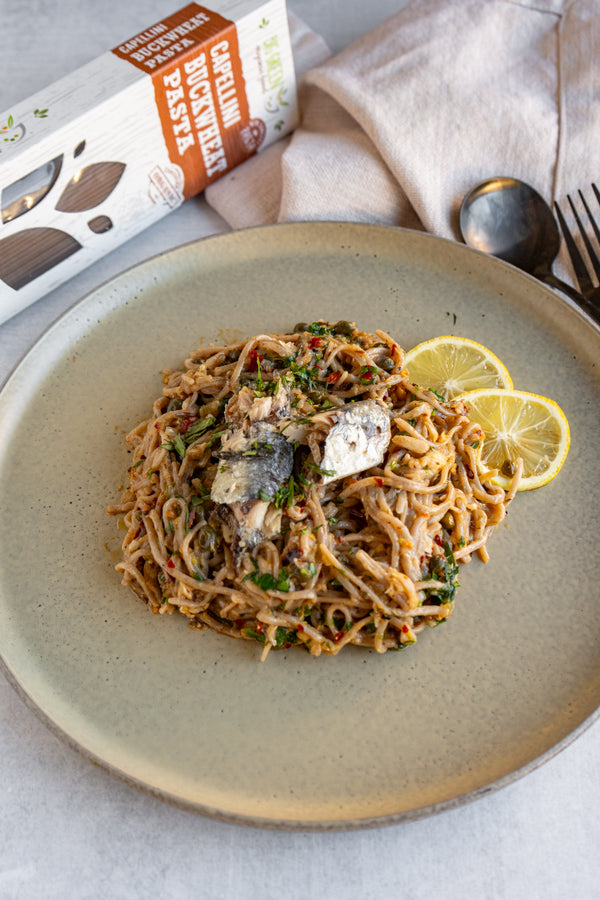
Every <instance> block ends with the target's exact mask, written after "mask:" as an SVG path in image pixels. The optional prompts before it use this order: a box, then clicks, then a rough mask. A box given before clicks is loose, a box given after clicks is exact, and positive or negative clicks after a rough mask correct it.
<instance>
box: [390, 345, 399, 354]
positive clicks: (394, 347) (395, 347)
mask: <svg viewBox="0 0 600 900" xmlns="http://www.w3.org/2000/svg"><path fill="white" fill-rule="evenodd" d="M397 349H398V347H397V346H396V344H392V349H391V353H392V355H393V354H394V353H395V352H396V351H397Z"/></svg>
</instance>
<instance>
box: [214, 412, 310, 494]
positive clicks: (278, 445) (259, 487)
mask: <svg viewBox="0 0 600 900" xmlns="http://www.w3.org/2000/svg"><path fill="white" fill-rule="evenodd" d="M229 445H230V446H232V447H235V452H228V451H227V450H225V451H222V452H221V454H220V456H221V463H220V465H219V470H218V472H217V474H216V476H215V480H214V481H213V484H212V488H211V492H210V496H211V499H212V500H214V502H215V503H227V504H229V505H231V504H233V503H246V502H247V501H248V500H257V499H259V498H260V497H261V496H262V495H263V494H266V495H267V496H268V497H272V496H273V495H274V494H275V493H276V492H277V490H278V488H279V487H281V485H282V484H283V482H284V481H287V479H288V478H289V477H290V475H291V474H292V468H293V465H294V450H293V447H292V445H291V444H290V443H289V442H288V441H287V440H286V438H285V437H284V436H283V435H282V434H279V433H278V432H277V431H276V430H275V427H274V426H273V425H269V424H266V423H264V422H257V423H255V424H254V425H252V426H251V427H250V428H249V429H248V431H247V432H246V434H243V435H242V434H240V433H238V434H236V435H235V442H233V441H230V442H229ZM224 446H225V447H227V446H228V444H227V443H225V442H224Z"/></svg>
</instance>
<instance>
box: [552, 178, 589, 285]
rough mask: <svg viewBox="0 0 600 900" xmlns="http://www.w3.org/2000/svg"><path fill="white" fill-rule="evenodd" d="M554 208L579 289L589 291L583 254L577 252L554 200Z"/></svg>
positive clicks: (576, 247) (568, 198) (577, 249)
mask: <svg viewBox="0 0 600 900" xmlns="http://www.w3.org/2000/svg"><path fill="white" fill-rule="evenodd" d="M567 200H568V201H569V202H570V203H571V206H572V205H573V204H572V202H571V198H570V197H569V196H567ZM554 208H555V210H556V217H557V219H558V222H559V225H560V227H561V230H562V233H563V236H564V239H565V244H566V245H567V250H568V252H569V257H570V259H571V262H572V264H573V268H574V270H575V275H576V276H577V281H578V282H579V289H580V290H581V292H582V293H585V292H586V291H589V290H591V289H592V287H593V285H592V279H591V278H590V276H589V274H588V270H587V266H586V264H585V261H584V259H583V256H582V255H581V253H580V252H579V247H578V246H577V244H576V243H575V241H574V240H573V236H572V234H571V232H570V231H569V228H568V225H567V223H566V222H565V217H564V216H563V214H562V210H561V208H560V206H559V205H558V203H556V202H555V203H554ZM576 218H577V219H579V217H578V216H577V214H576Z"/></svg>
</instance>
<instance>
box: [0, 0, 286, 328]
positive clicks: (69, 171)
mask: <svg viewBox="0 0 600 900" xmlns="http://www.w3.org/2000/svg"><path fill="white" fill-rule="evenodd" d="M214 6H215V7H218V8H214V9H208V8H206V7H203V6H199V5H197V4H196V3H190V4H189V5H188V6H185V7H184V8H183V9H180V10H179V11H177V12H175V13H173V15H170V16H167V17H166V18H165V19H163V20H162V21H160V22H157V23H156V24H154V25H151V26H150V27H149V28H147V29H146V30H145V31H142V32H141V33H140V34H137V35H135V36H134V37H132V38H130V39H129V40H126V41H123V42H122V43H121V44H119V46H118V47H115V48H113V49H112V50H110V51H108V52H107V53H105V54H103V55H102V56H100V57H98V58H97V59H95V60H93V61H92V62H90V63H88V64H87V65H85V66H83V67H82V68H80V69H78V70H77V71H76V72H73V73H72V74H70V75H68V76H66V77H64V78H62V79H60V80H59V81H57V82H55V83H54V84H52V85H50V86H49V87H47V88H46V89H44V90H42V91H40V92H39V93H38V94H35V95H34V96H33V97H30V98H29V99H28V100H24V101H23V102H21V103H17V104H15V105H14V106H13V107H12V108H11V109H10V110H8V111H7V112H5V113H2V114H0V322H1V321H4V320H5V319H8V318H9V317H10V316H12V315H14V314H15V313H17V312H19V311H20V310H21V309H23V308H24V307H26V306H28V305H29V304H30V303H32V302H34V301H35V300H37V299H39V298H40V297H42V296H43V295H44V294H46V293H48V292H49V291H50V290H52V289H54V288H55V287H57V286H58V285H59V284H61V283H62V282H64V281H65V280H66V279H68V278H70V277H72V276H73V275H75V274H76V273H77V272H79V271H80V270H82V269H83V268H85V267H86V266H88V265H90V264H91V263H93V262H94V261H95V260H97V259H99V258H100V257H101V256H103V255H104V254H106V253H108V252H109V251H110V250H112V249H114V248H115V247H117V246H118V245H119V244H122V243H123V242H124V241H126V240H128V239H129V238H130V237H132V236H133V235H134V234H136V233H138V232H139V231H141V230H142V229H144V228H146V227H147V226H149V225H151V224H152V223H153V222H155V221H156V220H157V219H159V218H161V217H162V216H164V215H165V214H166V213H168V212H170V211H171V210H173V209H175V208H177V207H178V206H179V205H180V204H181V203H183V202H184V201H185V200H187V199H188V198H190V197H192V196H194V195H196V194H198V193H200V192H201V191H202V190H203V189H204V188H205V187H206V186H207V185H208V184H210V183H211V182H213V181H214V180H215V179H217V178H219V177H220V176H221V175H223V174H224V173H225V172H227V171H229V170H230V169H232V168H233V167H234V166H236V165H239V163H241V162H243V161H244V160H245V159H247V158H248V157H249V156H251V155H253V154H254V153H256V152H258V151H260V150H261V149H262V148H264V147H267V146H268V145H269V144H271V143H272V142H273V141H276V140H278V139H279V138H280V137H282V136H283V135H285V134H287V133H288V132H289V131H291V130H292V129H293V128H294V127H295V125H296V117H297V103H296V83H295V76H294V65H293V58H292V50H291V45H290V37H289V30H288V21H287V13H286V7H285V0H269V2H266V3H261V2H260V0H216V2H215V4H214Z"/></svg>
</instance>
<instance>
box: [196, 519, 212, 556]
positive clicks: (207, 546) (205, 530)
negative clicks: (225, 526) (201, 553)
mask: <svg viewBox="0 0 600 900" xmlns="http://www.w3.org/2000/svg"><path fill="white" fill-rule="evenodd" d="M216 545H217V535H216V532H215V530H214V528H211V526H210V525H203V526H202V528H200V529H199V531H198V546H199V547H200V549H201V550H205V551H209V552H212V551H213V550H214V549H215V547H216Z"/></svg>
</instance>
